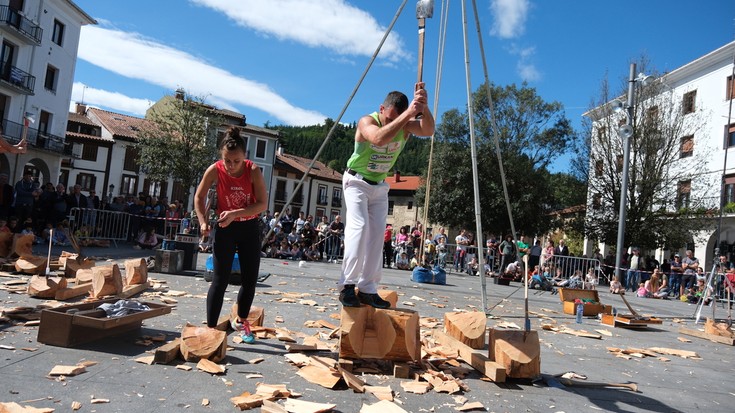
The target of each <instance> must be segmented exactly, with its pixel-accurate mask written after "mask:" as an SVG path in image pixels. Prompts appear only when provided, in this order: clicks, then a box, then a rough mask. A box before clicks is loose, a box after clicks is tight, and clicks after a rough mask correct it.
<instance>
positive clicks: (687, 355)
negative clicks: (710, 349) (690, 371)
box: [648, 347, 699, 359]
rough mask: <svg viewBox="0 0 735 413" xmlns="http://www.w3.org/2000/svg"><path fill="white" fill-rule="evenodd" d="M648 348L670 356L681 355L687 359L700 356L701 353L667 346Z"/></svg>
mask: <svg viewBox="0 0 735 413" xmlns="http://www.w3.org/2000/svg"><path fill="white" fill-rule="evenodd" d="M648 350H650V351H654V352H656V353H660V354H667V355H669V356H679V357H682V358H685V359H686V358H699V355H698V354H697V353H696V352H694V351H687V350H677V349H673V348H666V347H651V348H649V349H648Z"/></svg>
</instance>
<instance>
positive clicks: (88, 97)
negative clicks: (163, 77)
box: [69, 82, 153, 116]
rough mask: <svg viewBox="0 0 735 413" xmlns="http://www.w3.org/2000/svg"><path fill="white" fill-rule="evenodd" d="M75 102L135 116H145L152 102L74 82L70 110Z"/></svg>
mask: <svg viewBox="0 0 735 413" xmlns="http://www.w3.org/2000/svg"><path fill="white" fill-rule="evenodd" d="M76 102H80V103H85V104H88V105H92V106H101V107H104V108H109V109H112V110H115V111H120V112H125V113H130V114H133V115H136V116H145V111H146V110H147V109H148V108H149V107H151V105H152V104H153V102H151V101H150V100H148V99H137V98H131V97H129V96H125V95H123V94H122V93H119V92H110V91H107V90H102V89H96V88H93V87H89V86H87V85H85V84H84V83H81V82H74V85H73V87H72V90H71V106H70V108H69V110H70V111H73V110H74V108H73V106H74V105H75V103H76Z"/></svg>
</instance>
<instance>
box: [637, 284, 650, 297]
mask: <svg viewBox="0 0 735 413" xmlns="http://www.w3.org/2000/svg"><path fill="white" fill-rule="evenodd" d="M635 294H636V295H637V296H638V297H641V298H648V297H650V296H651V295H650V293H649V292H648V290H646V284H645V283H639V284H638V289H637V290H636V293H635Z"/></svg>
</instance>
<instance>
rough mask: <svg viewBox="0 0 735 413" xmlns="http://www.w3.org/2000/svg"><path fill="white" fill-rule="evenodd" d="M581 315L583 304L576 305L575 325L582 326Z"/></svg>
mask: <svg viewBox="0 0 735 413" xmlns="http://www.w3.org/2000/svg"><path fill="white" fill-rule="evenodd" d="M583 314H584V304H577V324H582V315H583Z"/></svg>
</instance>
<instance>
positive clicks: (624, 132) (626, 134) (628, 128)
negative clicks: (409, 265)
mask: <svg viewBox="0 0 735 413" xmlns="http://www.w3.org/2000/svg"><path fill="white" fill-rule="evenodd" d="M635 68H636V65H635V63H631V64H630V76H629V77H628V102H627V103H626V105H625V114H626V117H627V121H626V123H625V125H624V126H622V127H621V128H620V130H618V135H619V136H620V137H621V138H623V177H622V182H621V183H620V216H619V221H618V243H617V246H616V250H615V272H618V271H620V269H621V266H622V263H623V248H624V245H625V244H624V240H625V219H626V215H627V211H628V208H627V203H628V167H629V166H630V139H631V138H632V137H633V106H634V104H635V102H634V93H635V90H634V89H635V82H636V79H635ZM626 287H628V286H627V285H626Z"/></svg>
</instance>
